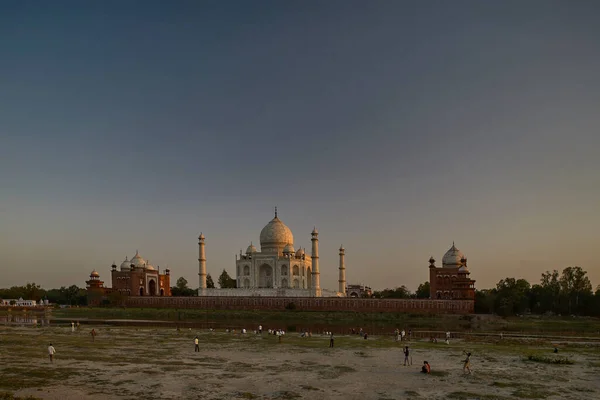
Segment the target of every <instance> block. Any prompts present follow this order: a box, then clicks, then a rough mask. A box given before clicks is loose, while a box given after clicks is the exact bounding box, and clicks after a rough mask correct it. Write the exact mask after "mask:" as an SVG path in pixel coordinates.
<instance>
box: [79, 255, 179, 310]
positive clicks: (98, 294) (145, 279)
mask: <svg viewBox="0 0 600 400" xmlns="http://www.w3.org/2000/svg"><path fill="white" fill-rule="evenodd" d="M159 268H160V267H159ZM111 280H112V287H111V288H107V287H105V286H104V281H101V280H100V274H99V273H98V272H97V271H96V270H94V271H92V273H91V274H90V279H89V280H88V281H86V284H87V293H88V304H89V305H99V304H102V302H103V301H104V300H106V299H107V298H108V295H109V294H111V293H119V294H120V295H122V296H171V271H170V270H169V269H165V273H164V274H161V273H160V270H159V269H157V268H154V267H153V266H152V265H151V264H150V263H149V262H147V261H146V260H144V259H143V258H142V257H141V256H140V255H139V253H138V252H137V251H136V252H135V256H134V257H133V258H132V259H131V260H128V259H127V257H125V261H123V262H122V263H121V266H120V267H119V270H117V265H116V264H113V265H112V266H111Z"/></svg>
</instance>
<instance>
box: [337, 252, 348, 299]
mask: <svg viewBox="0 0 600 400" xmlns="http://www.w3.org/2000/svg"><path fill="white" fill-rule="evenodd" d="M344 256H345V250H344V246H340V279H339V280H338V283H339V287H338V292H340V293H342V294H343V295H344V297H345V296H346V262H345V261H344Z"/></svg>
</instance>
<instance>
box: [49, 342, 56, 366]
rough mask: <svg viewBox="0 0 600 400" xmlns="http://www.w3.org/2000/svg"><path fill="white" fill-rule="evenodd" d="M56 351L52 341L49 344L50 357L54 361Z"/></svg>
mask: <svg viewBox="0 0 600 400" xmlns="http://www.w3.org/2000/svg"><path fill="white" fill-rule="evenodd" d="M54 353H56V349H55V348H54V346H52V343H50V345H49V346H48V357H50V362H51V363H52V362H54Z"/></svg>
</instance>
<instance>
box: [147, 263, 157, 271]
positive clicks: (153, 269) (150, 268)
mask: <svg viewBox="0 0 600 400" xmlns="http://www.w3.org/2000/svg"><path fill="white" fill-rule="evenodd" d="M146 270H148V271H156V268H154V267H153V266H152V265H150V264H146Z"/></svg>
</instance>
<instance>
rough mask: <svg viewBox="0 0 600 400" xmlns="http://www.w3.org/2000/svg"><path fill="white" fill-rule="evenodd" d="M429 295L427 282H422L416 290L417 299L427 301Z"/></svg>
mask: <svg viewBox="0 0 600 400" xmlns="http://www.w3.org/2000/svg"><path fill="white" fill-rule="evenodd" d="M430 294H431V290H430V286H429V282H423V283H421V284H420V285H419V287H418V288H417V293H416V295H417V299H428V298H429V296H430Z"/></svg>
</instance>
